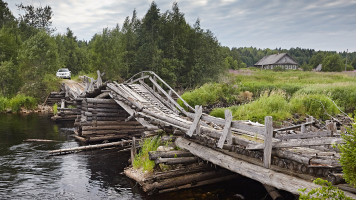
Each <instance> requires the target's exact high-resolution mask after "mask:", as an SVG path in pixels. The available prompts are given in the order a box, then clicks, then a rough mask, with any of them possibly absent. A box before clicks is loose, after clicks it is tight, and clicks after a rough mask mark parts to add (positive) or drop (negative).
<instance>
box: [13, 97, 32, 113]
mask: <svg viewBox="0 0 356 200" xmlns="http://www.w3.org/2000/svg"><path fill="white" fill-rule="evenodd" d="M10 105H11V110H12V111H13V112H17V111H19V110H20V108H21V107H25V108H26V109H34V108H36V106H37V101H36V99H35V98H33V97H29V96H25V95H23V94H19V95H17V96H15V97H14V98H12V99H11V100H10Z"/></svg>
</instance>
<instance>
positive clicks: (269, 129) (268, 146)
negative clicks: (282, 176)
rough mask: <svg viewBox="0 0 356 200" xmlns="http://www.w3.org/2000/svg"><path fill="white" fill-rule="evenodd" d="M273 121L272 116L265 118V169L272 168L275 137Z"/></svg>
mask: <svg viewBox="0 0 356 200" xmlns="http://www.w3.org/2000/svg"><path fill="white" fill-rule="evenodd" d="M272 125H273V121H272V117H271V116H266V117H265V128H266V136H265V146H264V149H263V166H264V167H265V168H268V169H269V168H270V167H271V153H272V136H273V126H272Z"/></svg>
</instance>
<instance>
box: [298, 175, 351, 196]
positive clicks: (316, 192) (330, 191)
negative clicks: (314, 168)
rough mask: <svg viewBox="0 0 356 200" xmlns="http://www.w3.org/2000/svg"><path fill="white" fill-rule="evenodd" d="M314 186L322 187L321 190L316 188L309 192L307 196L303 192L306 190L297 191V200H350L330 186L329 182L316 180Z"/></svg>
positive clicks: (340, 191)
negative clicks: (298, 192) (298, 193)
mask: <svg viewBox="0 0 356 200" xmlns="http://www.w3.org/2000/svg"><path fill="white" fill-rule="evenodd" d="M313 183H314V184H316V185H320V186H322V187H321V188H316V189H312V190H310V192H308V193H307V194H305V191H306V190H307V188H304V189H299V191H300V192H301V193H300V196H299V199H313V200H317V199H345V200H352V198H351V197H347V196H346V195H345V193H344V192H343V191H342V190H339V189H338V188H336V187H334V186H332V185H331V183H330V182H328V181H326V180H323V179H321V178H317V179H316V180H314V181H313Z"/></svg>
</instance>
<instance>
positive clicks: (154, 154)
mask: <svg viewBox="0 0 356 200" xmlns="http://www.w3.org/2000/svg"><path fill="white" fill-rule="evenodd" d="M148 155H149V159H150V160H156V159H158V158H175V157H177V158H181V157H192V156H193V154H191V153H190V152H189V151H150V152H148Z"/></svg>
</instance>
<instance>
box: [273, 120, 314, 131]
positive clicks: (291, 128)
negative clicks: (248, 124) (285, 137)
mask: <svg viewBox="0 0 356 200" xmlns="http://www.w3.org/2000/svg"><path fill="white" fill-rule="evenodd" d="M314 123H315V122H307V123H304V124H303V125H304V126H310V125H313V124H314ZM301 126H302V124H297V125H294V126H289V127H284V128H279V129H275V130H274V132H278V131H288V130H293V129H296V128H300V127H301Z"/></svg>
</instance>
